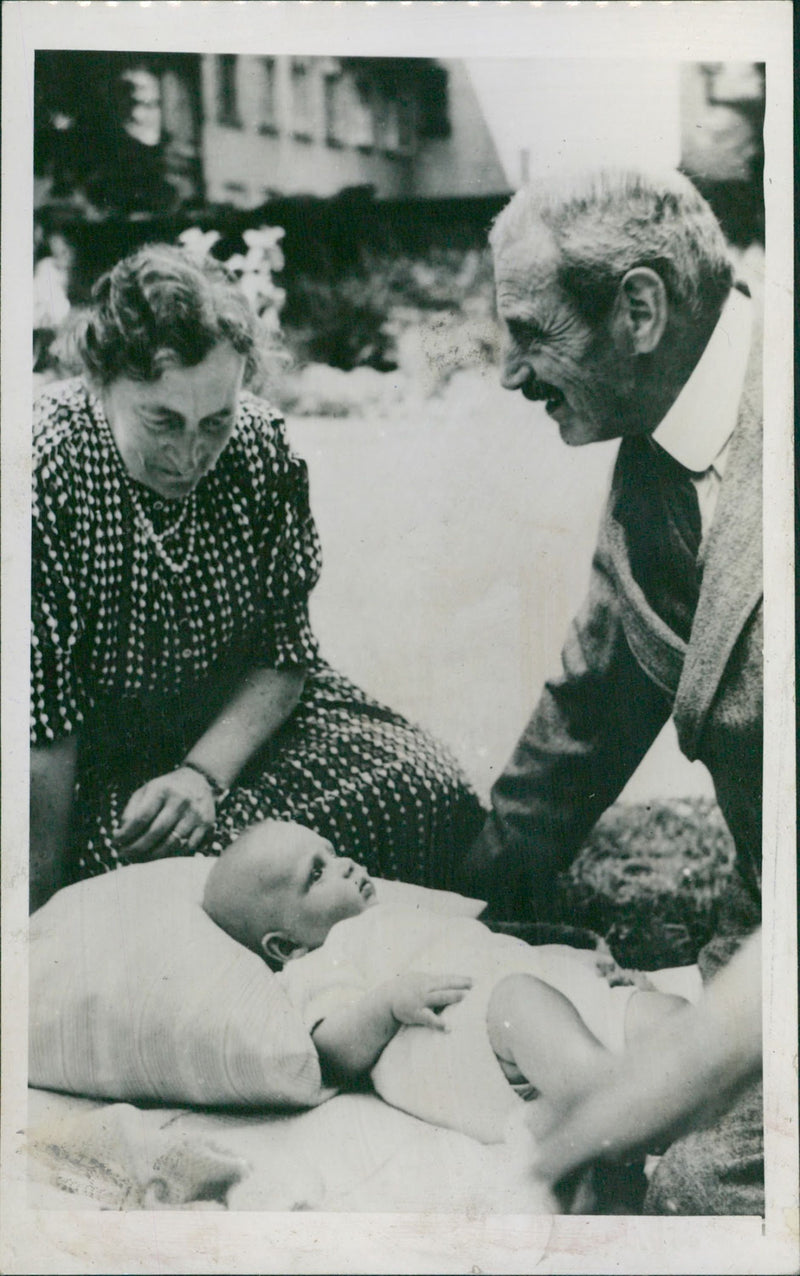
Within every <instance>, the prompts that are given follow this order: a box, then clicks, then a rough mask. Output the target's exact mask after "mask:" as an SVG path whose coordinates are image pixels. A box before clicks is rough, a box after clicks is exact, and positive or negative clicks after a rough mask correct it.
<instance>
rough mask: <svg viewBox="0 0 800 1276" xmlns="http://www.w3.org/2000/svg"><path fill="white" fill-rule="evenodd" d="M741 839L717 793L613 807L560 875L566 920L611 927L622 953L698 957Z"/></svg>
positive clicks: (645, 965) (659, 959) (646, 965)
mask: <svg viewBox="0 0 800 1276" xmlns="http://www.w3.org/2000/svg"><path fill="white" fill-rule="evenodd" d="M732 864H733V840H732V838H731V835H730V833H729V832H728V829H727V826H726V824H725V822H724V820H723V818H722V814H721V812H720V810H719V808H718V807H717V806H716V804H715V803H714V802H712V801H710V800H709V799H704V798H697V799H682V800H680V801H675V802H651V803H648V804H636V805H624V804H618V805H617V806H614V807H611V808H610V810H608V811H607V812H606V813H605V815H604V816H603V817H602V819H601V820H600V821H599V822H598V824H597V825H596V827H595V829H594V830H593V832H592V834H591V836H590V838H589V840H588V842H587V844H586V846H585V847H584V849H583V851H582V852H581V854H580V855H579V857H578V858H577V859H576V860H575V862H574V863H573V865H572V866H571V868H570V869H569V870H568V871H567V872H566V873H564V874H562V875H561V877H560V879H559V912H560V915H561V916H562V917H563V920H564V921H569V922H571V923H573V924H575V925H578V926H584V927H588V928H589V929H591V930H594V931H597V932H598V933H599V934H601V935H604V936H605V938H606V940H607V941H608V944H609V947H610V948H611V951H612V952H613V954H614V956H615V957H616V959H617V961H618V962H619V963H620V964H621V965H623V966H628V967H633V968H636V969H645V970H655V969H657V968H658V967H659V966H673V965H684V964H688V963H691V962H693V961H695V960H696V958H697V954H698V952H699V950H700V949H701V948H702V947H703V945H704V944H705V943H707V942H708V940H709V939H710V938H711V936H712V934H713V933H714V927H715V922H716V916H717V908H718V903H719V899H720V896H721V894H722V892H723V890H724V888H725V885H726V883H727V881H728V879H729V877H730V872H731V867H732Z"/></svg>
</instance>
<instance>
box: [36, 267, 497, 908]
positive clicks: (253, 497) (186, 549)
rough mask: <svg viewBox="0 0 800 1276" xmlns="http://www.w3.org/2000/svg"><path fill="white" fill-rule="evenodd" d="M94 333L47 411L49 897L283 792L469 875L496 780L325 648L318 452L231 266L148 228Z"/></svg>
mask: <svg viewBox="0 0 800 1276" xmlns="http://www.w3.org/2000/svg"><path fill="white" fill-rule="evenodd" d="M78 348H79V352H80V354H81V357H82V361H83V364H84V367H85V376H84V377H83V378H82V379H76V380H72V381H68V382H62V383H60V384H58V385H54V386H52V387H49V388H48V390H47V391H46V392H45V394H44V395H43V396H42V397H41V399H40V400H39V402H38V404H37V408H36V413H35V429H34V453H35V458H34V465H35V472H34V514H33V625H32V684H33V691H32V765H31V882H32V903H33V904H34V906H38V904H40V903H42V902H43V901H44V900H45V899H46V898H47V897H48V896H49V895H50V894H51V893H52V892H53V891H54V890H56V889H57V888H58V887H59V886H60V885H62V884H64V883H66V882H68V881H71V880H75V879H76V878H81V877H85V876H88V875H91V874H95V873H98V872H102V871H104V870H107V869H111V868H115V867H116V866H118V865H120V864H125V863H128V862H130V861H135V860H142V859H153V858H158V857H161V856H166V855H176V854H191V853H193V852H195V851H198V850H201V849H202V850H203V851H205V852H211V853H219V852H220V851H221V850H222V849H223V848H224V847H225V846H226V845H227V844H228V843H229V842H230V841H231V840H232V839H233V838H234V837H235V836H236V835H237V834H238V833H239V832H240V831H241V830H242V828H243V827H245V826H246V825H248V824H250V823H251V822H253V821H254V820H261V819H264V818H265V817H269V816H272V817H277V818H281V817H284V818H287V819H288V818H291V819H294V820H299V821H301V822H302V823H304V824H307V825H310V826H311V827H313V828H315V829H316V830H318V831H319V832H320V833H322V834H323V835H324V836H326V837H328V838H329V839H330V840H331V842H332V843H333V845H334V846H335V848H336V849H337V850H338V851H341V852H342V853H346V854H348V855H351V856H353V857H355V858H357V859H359V860H360V861H362V862H363V863H365V864H366V865H367V866H368V868H369V870H370V871H371V872H373V873H377V874H381V875H384V876H390V877H402V878H406V879H408V880H413V881H417V882H421V883H427V884H430V885H443V884H446V883H447V882H449V880H450V874H451V868H452V865H453V862H454V860H455V858H456V857H457V856H458V854H459V852H460V851H461V850H462V849H463V847H464V846H465V845H466V844H468V842H469V840H470V838H471V837H473V836H474V835H475V834H476V833H477V831H478V828H479V827H480V824H481V822H482V811H481V808H480V804H479V802H478V799H477V797H476V796H475V794H474V793H473V791H472V790H471V788H470V787H469V785H468V784H467V782H466V780H465V779H464V776H463V775H462V774H461V772H460V771H459V769H458V767H457V765H456V763H455V762H454V760H453V759H452V758H451V757H450V755H449V754H448V753H447V752H446V751H445V749H443V748H442V747H441V746H440V745H439V744H437V743H436V742H435V741H434V740H432V739H431V738H430V737H429V736H427V735H426V734H424V733H423V732H422V731H420V730H419V729H418V728H415V727H412V726H410V725H409V723H407V722H406V721H404V719H403V718H401V717H400V716H399V715H398V714H396V713H394V712H392V711H391V710H390V709H387V708H386V707H384V706H382V705H379V704H376V703H375V702H374V701H373V700H371V699H369V697H367V696H366V695H365V694H364V693H363V692H362V691H360V690H359V689H358V688H357V687H355V686H353V685H352V683H350V682H349V681H348V680H346V679H345V678H343V677H342V676H341V675H339V674H337V673H336V672H335V671H334V670H333V669H331V668H330V666H328V665H327V664H326V663H325V662H324V660H323V659H322V658H321V656H320V654H319V651H318V648H317V643H316V641H315V638H314V635H313V633H312V632H311V629H310V627H309V621H308V607H307V604H308V596H309V593H310V591H311V589H312V588H313V586H314V584H315V582H316V580H317V577H318V574H319V570H320V551H319V544H318V541H317V536H316V531H315V527H314V522H313V520H312V517H311V513H310V510H309V504H308V484H307V474H306V466H305V464H304V462H303V461H301V460H300V459H299V458H298V457H296V456H295V455H294V454H293V453H292V452H291V450H290V448H289V446H288V444H287V441H286V437H285V434H284V428H283V424H282V422H281V421H280V419H279V418H278V417H276V415H275V414H274V413H273V412H272V411H271V410H270V408H269V407H268V405H267V404H266V403H265V402H264V401H263V400H262V399H260V398H257V397H255V396H254V395H253V394H251V393H248V392H247V391H246V390H245V389H244V388H243V387H244V386H245V385H246V384H247V383H248V380H249V379H251V378H253V376H254V374H255V373H256V371H257V369H258V364H259V360H258V353H259V352H258V339H257V326H256V320H255V319H254V316H253V314H252V312H251V311H250V310H249V307H248V305H247V303H246V301H245V300H244V298H243V297H242V295H241V294H240V292H239V291H238V290H237V288H236V287H235V285H234V284H232V283H231V281H230V279H229V277H228V275H227V273H226V272H225V270H224V268H223V267H221V266H220V265H219V263H216V262H213V261H210V260H207V261H205V262H199V261H196V260H194V259H192V258H191V257H188V256H187V255H185V254H184V253H183V252H181V251H179V250H177V249H173V248H168V247H164V246H155V247H149V248H145V249H143V250H141V251H140V252H138V253H136V254H134V255H133V256H132V257H129V258H127V259H126V260H124V261H122V262H120V263H119V264H118V265H117V266H115V267H114V269H113V270H112V271H111V272H110V273H109V274H107V275H106V276H105V277H104V278H103V279H101V280H100V282H99V283H98V285H97V286H96V289H95V293H94V305H93V307H92V308H91V309H90V310H89V311H88V312H87V314H86V317H85V319H84V321H83V325H82V329H81V330H80V331H79V333H78Z"/></svg>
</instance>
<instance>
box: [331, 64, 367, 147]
mask: <svg viewBox="0 0 800 1276" xmlns="http://www.w3.org/2000/svg"><path fill="white" fill-rule="evenodd" d="M325 140H326V142H327V143H328V145H329V146H358V147H360V148H361V149H362V150H370V149H371V148H372V147H373V146H374V145H375V118H374V114H373V107H372V99H371V94H370V90H369V86H368V85H367V84H366V83H365V82H359V81H355V80H353V79H352V77H351V76H349V75H347V73H346V72H345V73H344V74H342V73H339V72H332V73H329V74H328V75H326V76H325Z"/></svg>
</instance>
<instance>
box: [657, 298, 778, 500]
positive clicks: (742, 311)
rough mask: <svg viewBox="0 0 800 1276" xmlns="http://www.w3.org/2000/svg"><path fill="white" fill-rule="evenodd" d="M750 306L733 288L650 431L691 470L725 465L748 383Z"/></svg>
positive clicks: (671, 453) (671, 454) (674, 456)
mask: <svg viewBox="0 0 800 1276" xmlns="http://www.w3.org/2000/svg"><path fill="white" fill-rule="evenodd" d="M752 309H753V308H752V303H751V302H750V300H749V298H748V297H745V295H744V293H741V292H739V289H738V288H731V290H730V293H729V294H728V297H727V299H726V301H725V304H724V306H723V307H722V313H721V314H720V317H719V319H718V320H717V325H716V327H715V328H714V331H713V332H712V334H711V336H710V338H709V340H708V344H707V346H706V348H705V350H704V351H703V353H702V355H701V356H700V359H699V361H698V363H697V365H696V366H695V368H694V371H693V372H692V375H691V376H690V377H689V380H688V381H687V382H686V385H685V386H684V387H683V389H682V390H681V392H680V394H679V395H678V397H677V399H676V400H675V402H674V403H673V405H672V407H671V408H670V409H669V411H668V412H667V414H666V416H665V417H664V418H663V420H662V421H661V422H660V423H659V424H658V425H657V426H656V428H655V430H654V431H653V433H652V435H651V438H652V439H653V441H654V442H655V443H658V444H659V446H660V447H662V448H663V449H664V451H665V452H669V454H670V456H671V457H673V458H674V459H675V460H676V461H677V462H678V463H679V464H680V465H683V466H684V467H685V468H686V469H687V470H694V471H695V472H696V473H702V472H703V471H704V470H707V469H709V468H710V467H711V466H712V465H714V466H715V468H716V469H717V470H718V472H719V473H720V475H721V474H722V472H723V470H724V463H725V460H726V459H727V448H728V443H729V441H730V437H731V435H732V434H733V431H734V428H735V426H736V420H737V417H738V415H739V400H740V399H741V397H742V390H743V389H744V378H745V373H746V371H747V359H748V354H749V350H750V333H751V327H752V318H753V316H752ZM720 454H722V455H720Z"/></svg>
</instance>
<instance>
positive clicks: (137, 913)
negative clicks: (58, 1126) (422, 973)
mask: <svg viewBox="0 0 800 1276" xmlns="http://www.w3.org/2000/svg"><path fill="white" fill-rule="evenodd" d="M213 863H214V859H213V857H210V856H202V855H196V856H194V857H186V858H179V859H163V860H155V861H153V862H152V863H147V864H133V865H129V866H127V867H125V868H119V869H117V870H116V871H114V872H112V873H104V874H103V875H102V876H99V877H93V878H89V879H87V880H86V881H83V882H78V883H76V884H75V885H74V886H68V887H66V888H65V889H64V890H61V891H59V892H58V894H57V895H54V896H53V898H52V899H51V900H49V901H48V903H47V904H45V905H44V907H43V908H40V909H39V910H38V912H36V913H34V915H33V916H32V917H31V919H30V949H29V962H30V1015H29V1050H28V1060H29V1063H28V1067H29V1081H30V1084H31V1085H34V1086H41V1087H43V1088H45V1089H49V1090H64V1091H68V1092H70V1093H72V1094H84V1095H90V1096H92V1097H94V1098H103V1099H116V1100H125V1101H134V1102H135V1101H137V1100H138V1101H142V1100H149V1101H159V1102H162V1103H176V1104H187V1103H188V1104H198V1105H214V1106H237V1107H252V1106H256V1107H262V1106H270V1107H272V1106H279V1107H295V1106H313V1105H314V1104H317V1103H320V1102H321V1101H322V1100H323V1099H326V1098H328V1097H329V1096H330V1095H331V1093H332V1091H331V1090H330V1089H327V1088H325V1087H323V1085H322V1080H321V1076H320V1069H319V1061H318V1059H317V1054H316V1051H315V1049H314V1044H313V1042H312V1040H311V1038H310V1036H309V1034H308V1033H307V1031H306V1029H305V1027H304V1025H303V1023H302V1021H301V1019H300V1016H299V1015H298V1013H297V1012H296V1011H295V1010H294V1008H293V1007H292V1005H291V1004H290V1003H289V1001H288V1000H287V998H286V995H285V993H284V992H283V989H282V988H281V985H280V981H276V979H275V976H274V975H273V973H272V971H271V970H270V969H269V967H268V966H267V965H266V964H265V962H264V961H262V959H261V958H260V957H258V956H257V955H256V954H255V953H252V952H250V951H249V950H248V949H246V948H244V947H242V945H240V944H238V943H237V942H236V941H235V940H233V939H231V938H230V936H228V935H226V934H225V932H224V931H222V930H220V928H219V927H218V926H217V925H216V924H215V923H214V922H212V920H211V918H210V917H208V916H207V915H206V913H204V912H203V908H202V898H203V890H204V887H205V882H206V878H207V876H208V873H209V871H210V869H211V865H212V864H213ZM376 894H377V897H378V899H379V900H380V901H381V902H382V903H392V904H395V903H408V904H415V905H418V906H420V907H426V908H430V909H432V910H433V911H436V912H441V913H443V914H446V915H450V916H452V915H463V916H468V917H476V916H477V915H478V913H480V912H481V911H482V910H483V907H484V905H483V904H482V903H481V902H480V901H478V900H468V899H465V898H464V897H463V896H460V895H456V894H453V893H452V892H448V891H435V890H428V889H426V888H424V887H420V886H413V885H409V884H408V883H406V882H388V881H383V880H381V879H376Z"/></svg>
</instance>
